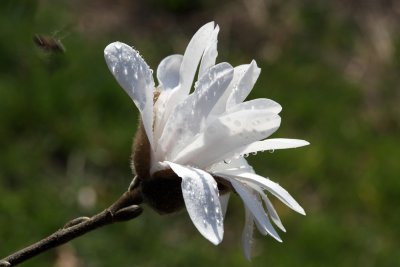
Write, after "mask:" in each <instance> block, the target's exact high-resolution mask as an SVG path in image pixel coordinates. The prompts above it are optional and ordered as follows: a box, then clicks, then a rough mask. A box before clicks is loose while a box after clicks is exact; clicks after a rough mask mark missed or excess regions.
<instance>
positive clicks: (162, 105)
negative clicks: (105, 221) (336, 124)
mask: <svg viewBox="0 0 400 267" xmlns="http://www.w3.org/2000/svg"><path fill="white" fill-rule="evenodd" d="M218 32H219V27H218V25H214V22H210V23H208V24H206V25H204V26H203V27H201V28H200V29H199V30H198V31H197V32H196V34H195V35H194V36H193V38H192V39H191V41H190V42H189V44H188V46H187V48H186V51H185V53H184V55H171V56H168V57H166V58H165V59H163V60H162V61H161V63H160V64H159V66H158V68H157V80H158V86H155V83H154V80H153V71H152V70H151V69H150V68H149V66H148V65H147V64H146V62H145V61H144V60H143V59H142V57H141V56H140V54H139V52H138V51H136V50H135V49H134V48H132V47H131V46H128V45H126V44H124V43H120V42H115V43H111V44H110V45H108V46H107V47H106V48H105V51H104V55H105V59H106V62H107V64H108V67H109V69H110V71H111V72H112V74H113V75H114V77H115V78H116V80H117V81H118V83H119V84H120V85H121V87H122V88H123V89H124V90H125V91H126V93H128V95H129V96H130V97H131V99H132V100H133V102H134V103H135V105H136V107H137V108H138V109H139V111H140V117H141V122H140V124H141V126H140V129H141V130H140V129H139V132H141V133H138V135H139V137H137V138H136V139H137V140H139V141H135V145H134V151H135V152H134V153H135V155H134V162H133V165H134V167H135V169H137V170H136V171H137V175H138V178H139V179H141V181H143V185H142V187H143V189H142V191H143V194H144V196H143V197H144V199H145V201H146V200H147V202H149V203H150V205H152V206H154V207H155V208H156V209H158V210H159V211H160V212H161V213H162V212H163V211H164V212H170V211H171V212H172V211H174V210H175V207H174V205H175V204H171V203H172V202H173V199H174V198H179V197H180V198H182V203H184V205H185V206H186V210H187V212H188V214H189V216H190V218H191V220H192V221H193V224H194V225H195V226H196V228H197V229H198V230H199V232H200V233H201V234H202V235H203V236H204V237H205V238H206V239H208V240H209V241H211V242H212V243H213V244H216V245H217V244H219V243H220V242H221V241H222V238H223V233H224V228H223V220H224V216H225V212H226V208H227V204H228V200H229V196H230V193H229V192H235V193H237V194H238V195H239V196H240V197H241V199H242V200H243V203H244V207H245V216H246V218H245V226H244V230H243V235H242V243H243V248H244V252H245V255H246V257H247V258H250V250H251V243H252V236H253V228H254V225H255V226H256V227H257V228H258V230H259V231H260V232H261V234H263V235H270V236H272V237H273V238H274V239H276V240H278V241H279V242H281V238H280V237H279V235H278V233H277V231H276V230H275V229H274V227H273V223H274V224H275V225H276V226H277V227H278V228H279V229H281V230H282V231H285V228H284V227H283V225H282V223H281V220H280V219H279V216H278V214H277V212H276V210H275V209H274V206H273V205H272V203H271V201H270V200H269V198H268V196H267V194H269V193H270V194H272V195H273V196H275V197H277V198H278V199H279V200H280V201H282V202H283V203H284V204H286V205H287V206H288V207H289V208H291V209H293V210H294V211H296V212H298V213H300V214H305V213H304V210H303V208H302V207H301V206H300V205H299V204H298V203H297V202H296V201H295V200H294V199H293V197H291V196H290V195H289V193H288V192H287V191H286V190H285V189H283V188H282V187H281V186H280V185H279V184H277V183H275V182H273V181H271V180H269V179H268V178H264V177H262V176H260V175H257V174H256V173H255V172H254V170H253V168H252V167H251V166H250V165H249V164H248V163H247V161H246V159H245V157H246V156H247V155H249V154H255V153H256V152H258V151H266V150H277V149H286V148H295V147H301V146H305V145H308V144H309V143H308V142H306V141H303V140H297V139H282V138H275V139H266V138H267V137H269V136H270V135H271V134H272V133H274V132H275V131H276V130H277V129H278V128H279V125H280V122H281V119H280V117H279V115H278V113H279V112H280V111H281V109H282V108H281V106H280V105H279V104H278V103H276V102H274V101H272V100H270V99H264V98H261V99H254V100H249V101H244V100H245V99H246V97H247V96H248V95H249V93H250V91H251V90H252V88H253V86H254V84H255V82H256V80H257V78H258V76H259V75H260V68H258V67H257V64H256V62H255V61H254V60H253V61H251V62H250V63H249V64H245V65H240V66H237V67H232V66H231V65H230V64H229V63H226V62H223V63H218V64H216V63H215V62H216V58H217V54H218V53H217V36H218ZM199 64H200V65H199ZM197 70H198V75H197V76H198V77H197V81H196V82H195V83H194V85H193V80H194V79H195V76H196V72H197ZM142 165H144V166H145V167H143V166H142ZM142 169H144V170H142ZM165 177H167V178H165ZM171 177H177V178H179V181H178V182H176V181H175V180H173V179H170V178H171ZM149 181H152V182H151V183H150V182H149ZM172 181H174V182H172ZM173 183H175V184H176V185H177V186H175V187H173V186H171V184H173ZM149 184H150V185H151V186H149ZM148 188H150V189H148ZM166 188H167V189H166ZM170 188H172V189H170ZM176 188H178V189H177V190H174V189H176ZM152 190H153V191H152ZM146 192H156V193H153V195H154V196H153V195H151V193H146ZM171 192H173V193H171ZM174 194H175V195H177V197H176V196H175V195H174ZM156 195H157V196H156ZM164 195H166V197H165V198H164V199H163V200H162V201H158V199H157V197H163V196H164ZM161 202H162V203H161ZM168 202H171V203H168Z"/></svg>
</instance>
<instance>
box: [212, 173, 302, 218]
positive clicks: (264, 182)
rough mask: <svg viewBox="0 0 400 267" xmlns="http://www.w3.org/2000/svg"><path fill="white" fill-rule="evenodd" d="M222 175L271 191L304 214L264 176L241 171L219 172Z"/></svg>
mask: <svg viewBox="0 0 400 267" xmlns="http://www.w3.org/2000/svg"><path fill="white" fill-rule="evenodd" d="M217 174H218V175H222V176H223V177H225V176H228V177H231V178H233V179H237V180H240V181H243V182H246V183H252V184H254V185H257V186H260V187H261V188H264V189H266V190H268V191H269V192H271V194H273V195H274V196H275V197H277V198H278V199H279V200H280V201H282V202H283V203H284V204H285V205H286V206H288V207H289V208H291V209H292V210H294V211H296V212H298V213H300V214H302V215H305V212H304V209H303V208H302V207H301V206H300V205H299V203H297V201H296V200H295V199H294V198H293V197H292V196H291V195H290V194H289V192H288V191H286V190H285V189H284V188H283V187H281V186H280V185H279V184H277V183H275V182H273V181H271V180H270V179H267V178H264V177H262V176H260V175H257V174H255V173H249V172H243V173H240V174H236V175H235V176H231V175H229V174H222V173H221V174H219V173H217Z"/></svg>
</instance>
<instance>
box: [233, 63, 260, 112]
mask: <svg viewBox="0 0 400 267" xmlns="http://www.w3.org/2000/svg"><path fill="white" fill-rule="evenodd" d="M260 72H261V69H260V68H259V67H257V63H256V62H255V61H254V60H253V61H252V62H251V63H250V66H249V67H248V69H246V70H244V72H243V73H242V75H239V77H240V78H239V80H238V84H237V86H236V87H235V88H234V90H233V91H232V94H231V95H230V96H229V98H228V102H227V109H229V108H230V107H233V106H234V105H237V104H239V103H241V102H243V101H244V100H245V99H246V97H247V96H248V95H249V94H250V91H251V90H252V89H253V86H254V84H255V83H256V81H257V79H258V76H260Z"/></svg>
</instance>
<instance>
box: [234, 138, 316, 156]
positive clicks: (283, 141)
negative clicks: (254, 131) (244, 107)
mask: <svg viewBox="0 0 400 267" xmlns="http://www.w3.org/2000/svg"><path fill="white" fill-rule="evenodd" d="M309 144H310V143H309V142H307V141H305V140H299V139H287V138H272V139H266V140H263V141H257V142H254V143H251V144H249V145H247V146H242V147H240V148H238V149H237V150H235V152H234V154H235V155H246V154H250V153H255V152H258V151H267V150H269V151H274V150H277V149H288V148H297V147H302V146H307V145H309Z"/></svg>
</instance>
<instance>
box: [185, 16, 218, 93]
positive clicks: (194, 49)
mask: <svg viewBox="0 0 400 267" xmlns="http://www.w3.org/2000/svg"><path fill="white" fill-rule="evenodd" d="M213 31H214V22H209V23H207V24H206V25H204V26H203V27H201V28H200V29H199V30H198V31H197V32H196V33H195V34H194V35H193V38H192V39H191V40H190V42H189V44H188V46H187V48H186V51H185V54H184V55H183V60H182V65H181V69H180V85H181V86H180V89H179V91H180V94H183V95H187V94H188V93H189V91H190V88H191V85H192V83H193V78H194V75H195V73H196V70H197V66H198V64H199V62H200V59H201V56H202V55H203V52H204V50H205V49H206V48H207V45H208V44H209V42H208V41H209V39H210V36H212V33H213Z"/></svg>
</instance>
